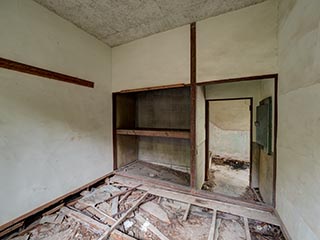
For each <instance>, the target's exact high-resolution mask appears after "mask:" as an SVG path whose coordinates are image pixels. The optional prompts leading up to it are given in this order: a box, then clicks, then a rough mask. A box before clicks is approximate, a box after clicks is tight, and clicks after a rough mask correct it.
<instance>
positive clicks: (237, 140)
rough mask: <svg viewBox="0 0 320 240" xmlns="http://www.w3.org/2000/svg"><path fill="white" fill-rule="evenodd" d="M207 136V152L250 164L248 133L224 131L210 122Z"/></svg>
mask: <svg viewBox="0 0 320 240" xmlns="http://www.w3.org/2000/svg"><path fill="white" fill-rule="evenodd" d="M248 121H249V122H250V116H249V119H248ZM209 135H210V136H209V151H211V152H212V153H213V154H214V155H219V156H221V157H226V158H228V157H231V158H233V159H237V160H242V161H247V162H250V131H242V130H224V129H221V128H219V127H217V126H215V125H214V123H212V122H210V123H209Z"/></svg>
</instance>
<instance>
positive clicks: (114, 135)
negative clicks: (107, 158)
mask: <svg viewBox="0 0 320 240" xmlns="http://www.w3.org/2000/svg"><path fill="white" fill-rule="evenodd" d="M112 139H113V170H116V169H117V168H118V158H117V157H118V148H117V144H118V143H117V93H112Z"/></svg>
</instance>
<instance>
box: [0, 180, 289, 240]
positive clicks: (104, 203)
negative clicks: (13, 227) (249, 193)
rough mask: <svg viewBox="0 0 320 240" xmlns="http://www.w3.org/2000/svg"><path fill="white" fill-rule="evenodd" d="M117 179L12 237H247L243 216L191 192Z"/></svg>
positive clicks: (272, 231)
mask: <svg viewBox="0 0 320 240" xmlns="http://www.w3.org/2000/svg"><path fill="white" fill-rule="evenodd" d="M117 179H119V178H116V177H112V178H107V179H106V180H105V183H104V184H102V185H100V186H98V187H97V188H92V189H88V190H86V191H83V192H82V193H81V196H80V197H79V198H78V199H76V200H73V201H71V202H69V203H66V204H65V205H64V206H62V207H61V208H60V209H57V210H56V211H55V212H51V213H49V214H44V215H43V216H42V217H41V218H39V219H38V220H36V221H34V222H33V223H31V224H30V225H28V226H26V228H25V229H23V230H22V229H21V230H20V231H17V232H15V233H13V234H11V235H10V236H7V237H6V239H12V240H36V239H47V240H58V239H88V240H89V239H92V240H93V239H98V240H103V239H111V240H119V239H121V240H133V239H142V240H169V239H173V240H181V239H186V240H194V239H197V240H205V239H208V237H209V235H211V237H212V238H211V239H215V240H238V239H239V240H241V239H246V227H245V224H244V222H243V221H244V218H243V217H240V216H237V215H232V214H230V213H225V212H221V211H216V210H213V209H207V208H204V207H200V206H197V205H192V204H190V203H189V202H187V201H188V200H187V199H188V195H185V199H186V202H180V201H176V200H173V199H171V198H167V197H164V196H156V195H153V194H150V193H149V192H146V190H143V189H142V188H140V187H141V186H142V184H140V182H138V181H135V180H132V179H131V180H130V181H133V182H134V184H136V185H134V186H135V187H132V186H131V187H130V186H127V185H126V184H124V183H122V182H119V180H117ZM203 201H205V200H203ZM214 213H216V214H214ZM215 216H216V217H215ZM247 226H248V225H247ZM249 226H250V232H251V236H252V239H257V240H263V239H266V240H269V239H279V240H282V239H284V238H282V237H283V236H282V233H281V231H280V229H279V228H278V227H276V226H272V225H270V224H267V223H263V222H259V221H255V220H251V219H249ZM111 228H113V229H114V230H112V231H111V230H110V229H111ZM213 229H215V231H213ZM247 229H249V228H247ZM248 231H249V230H248ZM106 233H108V234H106ZM102 236H105V237H106V238H104V237H102ZM107 236H109V237H107Z"/></svg>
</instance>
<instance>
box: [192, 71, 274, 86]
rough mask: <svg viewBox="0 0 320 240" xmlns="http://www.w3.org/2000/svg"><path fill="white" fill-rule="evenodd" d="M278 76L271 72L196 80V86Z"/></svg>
mask: <svg viewBox="0 0 320 240" xmlns="http://www.w3.org/2000/svg"><path fill="white" fill-rule="evenodd" d="M277 76H278V74H277V73H272V74H264V75H256V76H244V77H237V78H225V79H215V80H207V81H204V82H198V83H197V85H198V86H205V85H209V84H221V83H231V82H243V81H254V80H264V79H272V80H273V79H274V78H276V77H277Z"/></svg>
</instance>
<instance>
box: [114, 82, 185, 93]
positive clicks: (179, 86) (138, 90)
mask: <svg viewBox="0 0 320 240" xmlns="http://www.w3.org/2000/svg"><path fill="white" fill-rule="evenodd" d="M189 86H190V84H188V83H177V84H169V85H160V86H153V87H143V88H133V89H125V90H121V91H116V92H113V93H117V94H123V93H136V92H146V91H156V90H164V89H173V88H183V87H189Z"/></svg>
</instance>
